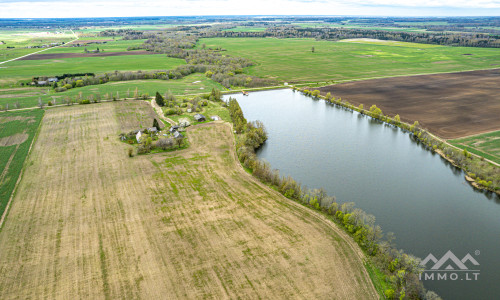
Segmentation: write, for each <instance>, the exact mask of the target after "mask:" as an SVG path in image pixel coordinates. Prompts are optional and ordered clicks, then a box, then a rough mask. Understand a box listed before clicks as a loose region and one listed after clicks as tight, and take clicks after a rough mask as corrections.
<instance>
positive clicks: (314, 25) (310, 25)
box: [292, 23, 426, 32]
mask: <svg viewBox="0 0 500 300" xmlns="http://www.w3.org/2000/svg"><path fill="white" fill-rule="evenodd" d="M292 25H295V26H298V27H301V28H325V27H330V28H348V29H365V30H382V31H399V32H402V31H403V32H415V31H426V30H425V29H421V28H415V27H408V28H398V27H384V26H367V25H356V24H352V23H348V24H338V23H292Z"/></svg>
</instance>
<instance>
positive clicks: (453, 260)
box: [420, 250, 479, 271]
mask: <svg viewBox="0 0 500 300" xmlns="http://www.w3.org/2000/svg"><path fill="white" fill-rule="evenodd" d="M429 261H431V262H433V263H434V265H433V266H432V267H431V268H430V269H428V271H439V270H446V271H449V270H469V268H468V267H467V266H466V265H465V263H467V262H468V263H471V264H472V265H474V266H479V263H478V262H477V260H475V259H474V258H473V257H472V256H471V255H470V254H469V253H467V255H466V256H465V257H464V258H462V259H461V260H460V259H458V257H457V256H456V255H455V254H453V252H451V251H450V250H448V252H446V254H445V255H443V257H441V259H439V260H438V259H437V258H436V257H435V256H434V255H432V253H431V254H429V255H427V257H426V258H425V259H424V260H422V262H420V265H421V266H422V267H427V264H428V263H429Z"/></svg>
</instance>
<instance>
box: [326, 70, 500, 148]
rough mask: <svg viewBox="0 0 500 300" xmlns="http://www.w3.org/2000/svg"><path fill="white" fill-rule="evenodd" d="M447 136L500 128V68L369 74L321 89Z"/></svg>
mask: <svg viewBox="0 0 500 300" xmlns="http://www.w3.org/2000/svg"><path fill="white" fill-rule="evenodd" d="M320 91H321V93H322V94H323V95H324V94H326V93H327V92H331V93H332V95H334V96H335V97H337V98H338V97H341V98H342V99H343V100H347V101H349V102H351V103H354V104H356V106H357V105H359V104H363V105H364V107H365V109H367V108H369V107H370V106H371V105H373V104H376V105H377V107H380V108H381V109H382V112H383V113H384V114H386V115H387V114H388V115H390V116H394V115H395V114H399V115H400V116H401V119H402V120H404V121H408V122H413V121H419V123H420V124H421V125H422V126H423V127H424V128H427V129H428V130H429V131H431V132H432V133H434V134H436V135H438V136H440V137H442V138H446V139H452V138H459V137H463V136H468V135H472V134H478V133H483V132H488V131H493V130H499V129H500V117H499V116H500V69H496V70H484V71H472V72H462V73H450V74H436V75H421V76H408V77H395V78H387V79H373V80H365V81H357V82H349V83H341V84H337V85H332V86H327V87H322V88H320Z"/></svg>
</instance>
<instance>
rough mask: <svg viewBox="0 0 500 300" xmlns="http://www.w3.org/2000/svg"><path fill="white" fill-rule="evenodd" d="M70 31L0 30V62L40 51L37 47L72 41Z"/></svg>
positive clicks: (72, 36)
mask: <svg viewBox="0 0 500 300" xmlns="http://www.w3.org/2000/svg"><path fill="white" fill-rule="evenodd" d="M74 39H75V36H74V35H73V33H72V32H71V31H69V30H68V31H54V30H51V31H45V30H33V29H30V30H27V29H26V30H19V29H17V30H16V29H0V62H2V61H6V60H10V59H13V58H16V57H20V56H23V55H26V54H29V53H33V52H36V51H40V50H42V49H40V48H27V47H37V46H43V45H50V44H51V43H62V42H65V43H66V42H69V41H71V40H74Z"/></svg>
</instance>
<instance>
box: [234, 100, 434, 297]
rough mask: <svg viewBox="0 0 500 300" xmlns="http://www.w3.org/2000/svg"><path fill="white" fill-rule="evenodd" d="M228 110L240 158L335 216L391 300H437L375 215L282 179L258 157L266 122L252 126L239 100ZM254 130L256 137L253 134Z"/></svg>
mask: <svg viewBox="0 0 500 300" xmlns="http://www.w3.org/2000/svg"><path fill="white" fill-rule="evenodd" d="M228 107H229V111H230V115H231V118H232V120H233V125H234V129H235V131H236V132H237V136H236V151H237V154H238V159H239V160H240V162H241V163H242V164H243V166H245V167H246V168H249V169H251V170H252V174H253V176H255V177H257V178H258V179H259V180H261V181H262V182H264V183H266V184H270V185H272V186H274V187H275V188H276V190H277V191H279V192H280V193H281V194H283V195H284V196H285V197H287V198H290V199H292V200H295V201H297V202H300V203H302V204H304V205H307V206H309V207H311V208H313V209H316V210H318V211H321V212H322V213H324V214H327V215H329V216H331V217H332V219H333V220H334V221H335V222H336V223H337V224H339V225H340V226H341V227H343V228H344V229H345V230H346V231H347V232H348V233H349V234H350V235H351V236H352V237H353V238H354V240H355V241H356V242H357V243H358V245H359V246H360V247H361V248H362V249H363V250H364V251H365V252H366V253H367V254H368V255H369V256H371V257H372V261H373V262H374V263H375V264H376V266H377V267H378V268H379V269H380V270H382V271H383V272H384V273H385V275H386V281H387V283H388V284H389V285H390V286H391V288H389V289H387V290H386V291H384V292H385V295H386V297H387V298H388V299H397V298H399V299H403V298H405V297H406V298H408V299H437V298H433V297H435V295H436V294H435V293H433V292H428V291H426V290H425V288H424V287H423V285H422V283H421V282H420V281H419V278H418V276H419V274H420V273H421V272H422V271H423V270H422V268H421V267H420V259H418V258H416V257H414V256H412V255H409V254H406V253H404V252H403V251H402V250H398V249H396V247H395V245H394V243H393V241H394V238H393V235H392V234H387V235H386V238H385V239H382V238H383V232H382V229H381V228H380V226H378V225H376V224H375V217H374V216H372V215H369V214H367V213H365V212H364V211H363V210H361V209H359V208H355V207H354V203H352V202H348V203H343V204H339V203H338V202H336V199H335V197H332V196H329V195H328V194H327V193H326V191H325V190H324V189H308V188H306V187H303V186H302V185H301V184H300V183H299V182H297V181H295V180H294V179H293V178H291V177H289V176H288V177H284V176H281V175H280V173H279V171H278V170H272V169H271V167H270V165H269V163H267V162H263V161H260V160H259V159H258V158H257V157H256V155H255V149H256V148H258V147H259V146H260V145H261V144H262V143H263V142H264V141H265V137H266V135H265V130H264V127H263V125H262V123H260V122H255V123H253V122H250V123H248V122H247V121H246V119H245V117H244V115H243V112H242V110H241V108H240V106H239V104H238V102H237V101H236V100H235V99H232V98H230V100H229V102H228ZM254 130H255V134H251V132H252V131H254ZM436 297H437V296H436Z"/></svg>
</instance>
